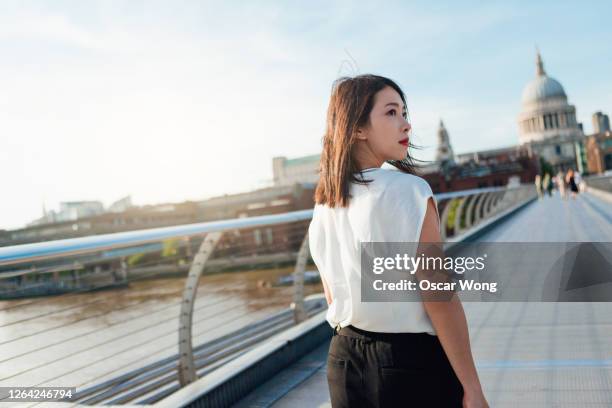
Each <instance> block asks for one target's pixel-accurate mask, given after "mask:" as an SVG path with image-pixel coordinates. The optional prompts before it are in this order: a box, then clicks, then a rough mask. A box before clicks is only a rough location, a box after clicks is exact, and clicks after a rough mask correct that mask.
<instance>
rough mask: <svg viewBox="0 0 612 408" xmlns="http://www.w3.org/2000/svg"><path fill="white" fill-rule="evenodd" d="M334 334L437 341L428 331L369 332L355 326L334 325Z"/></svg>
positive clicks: (362, 338)
mask: <svg viewBox="0 0 612 408" xmlns="http://www.w3.org/2000/svg"><path fill="white" fill-rule="evenodd" d="M334 335H338V336H345V337H352V338H354V339H360V340H366V341H386V342H396V341H421V342H430V341H437V340H438V337H437V336H432V335H431V334H429V333H425V332H421V333H382V332H371V331H367V330H363V329H360V328H358V327H355V326H346V327H342V328H339V327H336V328H335V329H334Z"/></svg>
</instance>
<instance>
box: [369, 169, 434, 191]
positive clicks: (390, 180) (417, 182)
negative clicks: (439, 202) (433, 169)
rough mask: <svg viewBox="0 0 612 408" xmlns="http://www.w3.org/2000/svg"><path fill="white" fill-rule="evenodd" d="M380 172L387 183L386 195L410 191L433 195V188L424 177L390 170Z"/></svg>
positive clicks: (385, 184)
mask: <svg viewBox="0 0 612 408" xmlns="http://www.w3.org/2000/svg"><path fill="white" fill-rule="evenodd" d="M380 172H381V176H382V177H381V178H382V179H383V180H384V181H385V183H384V188H385V193H404V192H408V191H415V192H420V193H426V194H431V187H430V186H429V184H428V183H427V181H425V179H423V178H422V177H419V176H417V175H415V174H409V173H404V172H401V171H399V170H392V169H388V168H381V169H380Z"/></svg>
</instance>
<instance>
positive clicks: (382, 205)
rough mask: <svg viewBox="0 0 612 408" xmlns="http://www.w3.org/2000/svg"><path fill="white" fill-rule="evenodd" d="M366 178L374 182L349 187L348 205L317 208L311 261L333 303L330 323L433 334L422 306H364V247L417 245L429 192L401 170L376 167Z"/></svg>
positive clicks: (312, 225)
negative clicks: (373, 245)
mask: <svg viewBox="0 0 612 408" xmlns="http://www.w3.org/2000/svg"><path fill="white" fill-rule="evenodd" d="M363 174H364V178H365V179H366V180H372V181H371V182H370V183H369V184H367V185H360V184H355V183H351V186H350V189H349V191H350V195H351V198H350V199H349V206H348V207H344V208H340V207H338V208H330V207H328V206H326V205H320V204H317V205H315V208H314V215H313V218H312V222H311V223H310V227H309V229H308V233H309V245H310V253H311V255H312V259H313V260H314V262H315V264H316V265H317V268H318V269H319V272H320V273H321V276H322V278H323V279H324V280H325V282H326V283H327V286H328V288H329V289H330V291H331V294H332V298H333V301H332V303H331V304H330V305H329V309H328V311H327V321H328V322H329V324H330V325H331V326H332V327H336V326H337V325H340V326H341V327H345V326H348V325H353V326H355V327H358V328H360V329H363V330H368V331H374V332H385V333H422V332H426V333H429V334H435V330H434V328H433V326H432V324H431V321H430V319H429V316H428V315H427V313H426V312H425V309H424V308H423V304H422V303H421V302H362V301H361V268H360V263H361V261H360V260H361V256H360V243H361V242H419V238H420V236H421V228H422V226H423V219H424V217H425V212H426V211H427V201H428V199H429V197H432V196H433V193H432V191H431V188H430V187H429V184H427V182H426V181H425V180H423V179H422V178H420V177H417V176H414V175H411V174H406V173H402V172H400V171H397V170H390V169H384V168H380V169H379V168H374V169H368V170H364V172H363ZM434 203H435V199H434ZM436 210H437V208H436Z"/></svg>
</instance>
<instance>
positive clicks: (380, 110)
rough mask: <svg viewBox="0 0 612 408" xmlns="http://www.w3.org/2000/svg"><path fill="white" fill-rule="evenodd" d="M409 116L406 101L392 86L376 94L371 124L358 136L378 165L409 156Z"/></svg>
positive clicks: (371, 113)
mask: <svg viewBox="0 0 612 408" xmlns="http://www.w3.org/2000/svg"><path fill="white" fill-rule="evenodd" d="M406 116H407V115H406V107H405V106H404V102H403V101H402V98H401V97H400V95H399V94H398V93H397V92H396V91H395V90H394V89H393V88H391V87H385V88H383V89H382V90H380V91H379V92H378V93H377V94H376V95H375V96H374V106H373V108H372V112H370V123H369V125H368V126H366V127H365V128H364V129H361V131H360V134H359V135H358V139H360V140H362V141H364V142H365V143H366V145H367V150H369V152H370V153H371V155H373V156H374V157H375V158H376V159H377V160H376V161H377V162H380V163H377V164H376V166H377V167H379V166H380V165H382V162H384V161H386V160H403V159H405V158H406V155H407V152H408V141H409V139H408V132H410V129H411V126H410V123H408V121H407V119H406ZM368 156H370V154H368Z"/></svg>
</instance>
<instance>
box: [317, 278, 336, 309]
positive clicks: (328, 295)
mask: <svg viewBox="0 0 612 408" xmlns="http://www.w3.org/2000/svg"><path fill="white" fill-rule="evenodd" d="M319 276H320V277H321V283H322V284H323V292H324V293H325V300H326V301H327V304H328V305H331V302H332V299H333V298H332V294H331V291H330V290H329V287H328V286H327V283H325V278H323V274H322V273H321V272H319Z"/></svg>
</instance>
